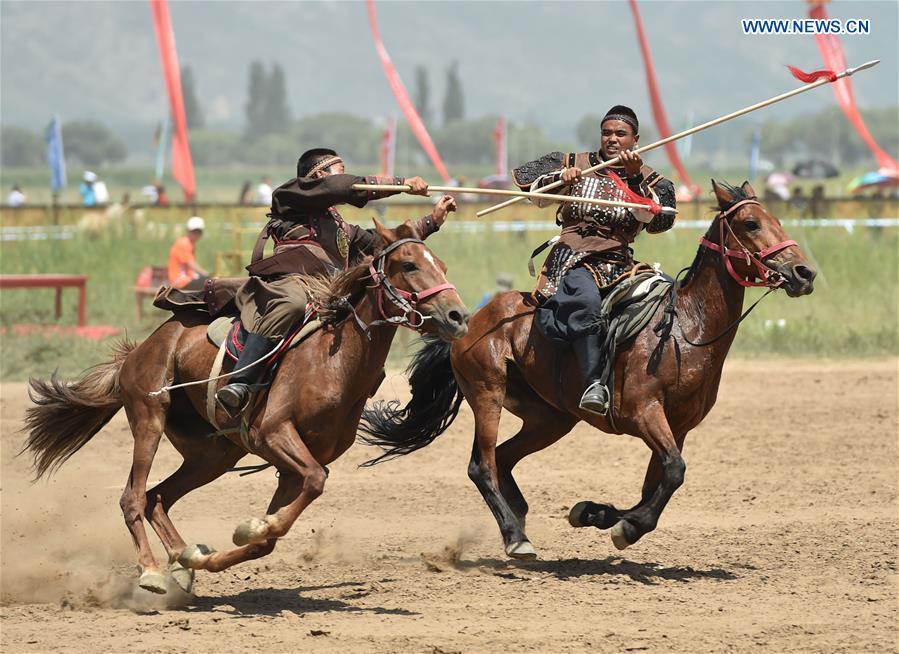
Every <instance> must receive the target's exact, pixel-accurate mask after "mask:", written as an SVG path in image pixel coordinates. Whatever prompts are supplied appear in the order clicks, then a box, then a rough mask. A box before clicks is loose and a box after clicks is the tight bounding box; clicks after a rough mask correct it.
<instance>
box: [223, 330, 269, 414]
mask: <svg viewBox="0 0 899 654" xmlns="http://www.w3.org/2000/svg"><path fill="white" fill-rule="evenodd" d="M272 345H273V344H272V342H271V341H269V340H268V339H267V338H265V337H264V336H259V335H258V334H247V341H246V343H244V346H243V351H242V352H241V353H240V357H239V358H238V359H237V363H235V364H234V369H235V370H240V369H241V368H245V367H246V366H249V365H250V364H251V363H253V362H254V361H256V360H257V359H261V358H262V357H264V356H265V355H266V354H268V353H269V352H271V350H272ZM265 369H266V365H265V361H260V362H259V363H257V364H256V365H254V366H253V367H251V368H248V369H247V370H243V371H242V372H238V373H235V374H233V375H231V377H230V378H229V379H228V384H227V386H222V387H221V388H220V389H219V391H218V392H217V393H216V394H215V401H216V402H217V403H218V405H219V406H220V407H222V409H224V410H225V413H227V414H228V415H229V416H230V417H232V418H236V417H237V416H239V415H240V414H241V413H242V412H243V410H244V409H245V408H246V407H247V403H249V401H250V392H251V390H252V389H251V388H250V387H251V386H253V385H254V384H257V383H259V379H260V378H261V377H262V375H263V373H264V372H265Z"/></svg>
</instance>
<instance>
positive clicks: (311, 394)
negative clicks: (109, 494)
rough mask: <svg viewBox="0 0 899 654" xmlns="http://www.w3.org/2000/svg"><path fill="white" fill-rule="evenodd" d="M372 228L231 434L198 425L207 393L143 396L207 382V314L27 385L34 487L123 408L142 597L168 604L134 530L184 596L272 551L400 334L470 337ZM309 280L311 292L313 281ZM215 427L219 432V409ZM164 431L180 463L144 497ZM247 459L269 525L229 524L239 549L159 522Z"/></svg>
mask: <svg viewBox="0 0 899 654" xmlns="http://www.w3.org/2000/svg"><path fill="white" fill-rule="evenodd" d="M375 224H376V228H377V230H378V232H379V234H380V235H381V238H382V240H383V241H384V248H383V249H382V250H381V252H380V254H378V255H377V256H375V257H374V259H372V260H370V261H366V262H365V263H362V264H360V265H358V266H356V267H354V268H351V269H349V270H348V271H346V272H345V273H341V274H340V275H338V276H337V277H335V278H334V279H333V280H331V281H330V283H329V284H328V285H327V288H321V286H322V284H321V283H319V292H318V294H317V300H318V301H320V302H323V304H324V305H326V306H329V307H332V308H333V307H336V309H335V310H336V311H338V312H339V313H338V314H337V316H336V317H335V318H334V319H332V321H331V323H330V324H329V325H328V326H326V327H325V328H323V329H322V330H320V331H318V332H316V333H314V334H313V335H312V336H310V337H309V338H308V340H307V341H306V342H304V343H303V344H302V345H300V346H299V347H297V348H294V349H291V350H288V351H287V353H286V354H285V355H284V357H283V359H282V360H281V362H280V366H279V370H278V373H277V375H276V377H275V379H274V381H273V383H272V385H271V387H270V388H269V389H268V391H267V396H265V397H263V398H262V399H261V400H260V401H259V402H258V403H257V404H256V405H255V409H254V410H253V412H252V415H251V417H250V419H249V421H248V423H249V424H248V429H246V430H244V432H243V433H242V434H240V433H228V434H227V435H222V434H221V433H219V434H214V433H213V432H215V431H216V429H215V428H214V427H213V426H212V425H211V424H210V423H209V422H208V421H207V418H206V391H207V385H206V384H202V383H201V384H199V385H194V386H190V387H187V388H180V389H178V390H171V391H165V392H163V393H161V394H155V393H153V392H154V391H157V390H158V389H160V388H162V387H163V386H165V385H170V384H173V382H174V383H184V382H191V381H196V380H204V379H206V378H207V377H208V376H209V373H210V369H211V367H212V363H213V358H214V357H215V356H216V353H217V348H216V347H215V346H213V345H211V344H210V343H209V341H208V339H207V338H206V326H207V323H208V316H206V315H205V314H200V313H199V312H194V313H186V312H182V313H179V314H176V315H175V316H174V317H173V318H171V319H170V320H168V321H167V322H166V323H164V324H163V325H162V326H160V327H159V328H158V329H157V330H156V331H155V332H154V333H153V334H152V335H151V336H150V337H149V338H147V340H145V341H144V342H143V343H142V344H140V345H139V346H135V345H134V344H133V343H127V342H126V343H123V344H121V345H120V347H119V349H118V352H117V353H116V355H115V357H114V358H113V360H112V361H110V362H108V363H104V364H101V365H99V366H97V367H96V368H94V369H92V370H91V371H89V372H88V373H87V374H86V375H85V376H83V377H82V378H80V379H79V380H77V381H74V382H71V383H62V382H60V381H58V380H57V379H56V376H55V375H54V376H53V377H51V379H50V380H49V381H42V380H31V382H30V383H31V389H32V391H33V394H32V399H33V401H34V402H35V405H36V406H33V407H31V408H29V409H28V411H27V416H26V429H27V430H28V431H29V436H28V439H27V442H26V444H25V448H24V449H25V450H28V451H30V452H31V453H32V455H33V456H34V465H35V470H36V473H37V476H38V477H40V476H41V475H43V474H44V473H46V472H48V471H52V470H54V469H55V468H57V467H58V466H60V465H62V463H64V462H65V461H66V460H67V459H68V458H69V457H70V456H72V455H73V454H74V453H75V452H76V451H77V450H78V449H79V448H81V447H82V446H83V445H84V444H85V443H87V442H88V440H90V438H91V437H92V436H94V434H96V433H97V432H98V431H99V430H100V429H101V428H102V427H103V426H104V425H105V424H106V423H107V422H109V420H110V419H111V418H112V417H113V416H114V415H115V414H116V413H117V412H118V410H119V409H121V408H122V406H124V407H125V411H126V413H127V415H128V422H129V424H130V426H131V431H132V433H133V435H134V459H133V464H132V467H131V474H130V475H129V477H128V482H127V484H126V486H125V491H124V493H123V495H122V499H121V507H122V512H123V513H124V517H125V523H126V525H127V526H128V530H129V531H130V532H131V536H132V538H133V539H134V544H135V547H136V549H137V556H138V563H139V565H140V569H141V576H140V580H139V584H140V586H141V587H143V588H145V589H147V590H150V591H153V592H158V593H164V592H166V578H165V576H164V575H163V573H162V572H161V571H160V569H159V566H158V564H157V562H156V560H155V558H154V557H153V554H152V552H151V550H150V544H149V542H148V540H147V534H146V530H145V528H144V520H147V521H149V523H150V525H152V527H153V529H154V530H155V531H156V534H157V535H158V536H159V538H160V540H162V543H163V545H164V546H165V549H166V551H167V553H168V556H169V564H170V570H171V572H172V576H173V578H174V579H175V581H176V582H178V583H179V585H181V586H182V588H184V589H185V590H189V588H190V586H191V584H192V582H193V572H192V571H193V570H194V569H205V570H210V571H216V572H217V571H220V570H224V569H225V568H228V567H231V566H232V565H235V564H237V563H241V562H243V561H247V560H249V559H256V558H259V557H261V556H265V555H266V554H268V553H270V552H271V551H272V550H273V549H274V547H275V544H276V542H277V540H278V538H280V537H282V536H284V535H285V534H286V533H287V531H288V530H289V529H290V527H291V525H292V524H293V523H294V521H295V520H296V519H297V517H298V516H299V515H300V513H301V512H302V511H303V510H304V509H305V508H306V507H307V506H308V505H309V503H310V502H312V501H313V500H314V499H315V498H316V497H318V496H319V495H320V494H321V493H322V490H323V488H324V484H325V479H326V478H327V470H326V468H325V467H324V466H326V465H327V464H328V463H330V462H331V461H334V460H335V459H336V458H337V457H339V456H340V455H341V454H343V453H344V452H345V451H346V450H347V448H349V447H350V445H352V444H353V441H354V440H355V437H356V429H357V425H358V423H359V417H360V415H361V413H362V409H363V407H364V406H365V402H366V400H367V398H368V397H369V395H370V393H372V392H373V390H374V389H375V388H376V387H377V385H378V383H379V382H380V380H381V378H382V376H383V369H384V362H385V360H386V358H387V353H388V350H389V348H390V344H391V341H392V340H393V336H394V333H395V332H396V328H397V326H399V325H402V324H406V325H411V326H413V327H415V328H417V329H418V330H420V331H422V332H427V333H431V334H435V335H437V336H439V337H441V338H446V339H455V338H459V337H461V336H463V335H465V333H466V332H467V330H468V328H467V322H468V315H469V314H468V311H467V309H466V308H465V305H464V304H463V303H462V300H461V298H460V297H459V295H458V294H457V292H456V290H455V287H454V286H453V285H452V284H449V283H448V282H447V280H446V276H445V272H446V267H445V266H444V265H443V263H442V262H441V261H440V260H439V259H436V258H435V257H434V256H432V254H431V252H430V251H429V250H428V248H427V247H426V246H425V245H424V243H423V242H422V241H421V240H420V239H419V237H418V235H417V234H415V233H413V230H410V229H409V228H408V227H406V226H405V225H403V226H400V227H399V228H398V229H397V230H396V232H394V231H391V230H388V229H387V228H385V227H383V226H382V225H380V224H379V223H378V222H377V221H375ZM307 281H308V282H309V283H310V285H311V287H315V280H307ZM312 290H314V288H313V289H312ZM340 312H342V315H341V313H340ZM341 317H343V318H345V319H343V320H339V318H341ZM366 324H368V327H370V328H371V329H367V328H366ZM224 382H225V380H221V381H219V382H218V385H221V384H222V383H224ZM216 422H218V423H219V424H220V425H221V424H226V423H227V417H226V416H225V415H224V413H223V412H222V411H221V410H220V409H218V414H217V417H216ZM237 431H238V432H239V431H240V430H237ZM163 433H165V434H166V435H167V436H168V438H169V440H170V441H171V442H172V444H173V445H174V446H175V448H176V449H177V450H178V451H179V452H180V453H181V455H182V456H183V457H184V462H183V464H182V465H181V467H180V468H179V469H178V470H177V471H176V472H175V473H174V474H172V475H171V476H170V477H168V478H167V479H165V480H164V481H162V482H161V483H160V484H159V485H158V486H156V487H155V488H152V489H150V490H149V491H147V489H146V484H147V477H148V475H149V472H150V466H151V464H152V462H153V457H154V455H155V453H156V449H157V446H158V445H159V440H160V438H161V437H162V434H163ZM210 434H212V435H210ZM247 453H252V454H255V455H258V456H260V457H262V458H263V459H265V460H266V461H267V462H268V463H270V464H271V465H273V466H274V467H275V468H276V469H277V470H278V473H279V476H278V487H277V490H276V491H275V494H274V497H273V498H272V501H271V503H270V504H269V507H268V511H267V514H266V515H265V517H264V518H263V519H258V518H254V519H252V520H250V521H249V522H246V523H244V524H242V525H239V526H238V528H237V529H236V531H235V534H234V542H235V544H236V545H239V547H237V548H236V549H232V550H230V551H226V552H215V551H213V550H210V549H209V548H207V547H206V546H204V545H191V546H188V545H187V543H186V542H185V541H184V539H183V538H182V537H181V536H180V535H179V534H178V532H177V531H176V530H175V527H174V525H173V524H172V522H171V520H170V519H169V516H168V512H169V510H170V509H171V507H172V505H173V504H174V503H175V502H177V501H178V499H180V498H181V497H183V496H184V495H185V494H187V493H189V492H190V491H192V490H194V489H196V488H199V487H200V486H203V485H204V484H208V483H209V482H211V481H213V480H214V479H216V478H218V477H220V476H221V475H222V474H224V473H225V472H226V471H227V470H228V469H229V468H231V467H233V466H234V464H235V463H237V461H238V460H240V459H241V458H242V457H244V456H246V454H247Z"/></svg>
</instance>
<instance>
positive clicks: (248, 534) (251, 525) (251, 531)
mask: <svg viewBox="0 0 899 654" xmlns="http://www.w3.org/2000/svg"><path fill="white" fill-rule="evenodd" d="M267 533H268V523H267V522H266V521H265V520H260V519H259V518H250V519H249V520H247V521H246V522H243V523H241V524H239V525H237V528H236V529H235V530H234V536H232V537H231V540H233V541H234V544H235V545H237V546H238V547H240V546H242V545H251V544H255V543H264V542H265V540H266V534H267Z"/></svg>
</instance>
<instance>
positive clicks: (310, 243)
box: [215, 148, 456, 417]
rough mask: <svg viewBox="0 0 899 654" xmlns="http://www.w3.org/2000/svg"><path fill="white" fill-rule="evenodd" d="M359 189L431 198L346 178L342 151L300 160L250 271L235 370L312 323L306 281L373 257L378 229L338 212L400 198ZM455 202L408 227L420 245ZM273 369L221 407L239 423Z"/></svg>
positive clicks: (417, 184)
mask: <svg viewBox="0 0 899 654" xmlns="http://www.w3.org/2000/svg"><path fill="white" fill-rule="evenodd" d="M353 184H405V185H408V186H409V187H410V190H408V191H405V192H406V193H409V194H410V195H424V196H427V195H428V185H427V183H426V182H425V181H424V180H423V179H422V178H421V177H408V178H402V177H381V176H367V177H357V176H355V175H348V174H345V173H344V165H343V161H342V160H341V158H340V155H338V154H337V152H335V151H334V150H330V149H327V148H315V149H312V150H308V151H307V152H305V153H303V155H302V156H301V157H300V158H299V160H298V161H297V176H296V177H295V178H294V179H291V180H290V181H288V182H286V183H284V184H282V185H281V186H279V187H278V188H277V189H275V191H274V193H273V194H272V207H271V212H270V213H269V214H268V216H269V221H268V223H267V224H266V225H265V227H264V228H263V230H262V232H261V233H260V234H259V238H258V239H257V241H256V246H255V247H254V248H253V256H252V261H251V263H250V265H249V266H247V270H248V271H249V273H250V278H249V279H248V280H247V281H246V283H244V285H243V286H242V287H241V288H240V291H239V292H238V294H237V296H236V298H235V304H236V305H237V308H238V309H239V310H240V319H241V321H242V323H243V326H244V328H245V329H246V330H247V332H248V334H247V340H246V343H245V344H244V348H243V351H242V352H241V353H240V358H239V359H238V361H237V363H236V364H235V366H234V369H235V370H240V369H241V368H244V367H246V366H249V365H250V364H252V363H253V362H254V361H257V360H259V359H260V358H262V357H264V356H265V355H266V354H268V353H269V352H270V351H271V350H272V348H273V346H274V345H275V344H276V343H277V341H278V340H280V339H281V338H283V337H284V336H286V335H287V334H288V333H289V330H290V329H291V328H292V327H294V326H296V325H298V324H299V323H300V322H301V321H302V320H303V318H304V315H305V311H306V301H307V296H306V292H305V289H304V287H303V285H302V284H301V283H300V280H299V278H298V275H330V274H333V273H334V272H337V271H342V270H346V269H348V268H349V267H351V266H354V265H356V264H357V263H358V262H359V261H360V260H361V259H362V257H364V256H365V255H370V254H372V253H373V251H374V250H375V248H376V247H377V246H378V245H379V244H380V242H381V239H380V237H379V236H378V234H377V232H376V231H375V230H373V229H364V228H362V227H359V226H358V225H350V224H348V223H346V222H345V221H344V220H343V218H342V217H341V215H340V213H338V211H337V209H335V208H334V205H337V204H344V203H346V204H351V205H353V206H354V207H359V208H361V207H364V206H365V205H366V204H367V203H368V202H369V201H370V200H377V199H380V198H384V197H387V196H390V195H395V194H397V193H399V191H358V190H354V189H353ZM455 209H456V204H455V200H453V198H451V197H450V196H443V197H442V198H441V199H440V200H439V201H438V202H437V204H436V205H435V206H434V210H433V212H432V213H430V214H429V215H427V216H424V217H423V218H420V219H418V220H408V221H406V224H407V225H408V226H409V227H411V228H412V229H414V231H415V233H416V234H418V235H419V237H420V238H422V239H424V238H427V236H429V235H430V234H433V233H434V232H436V231H437V230H438V229H440V226H441V225H442V224H443V222H444V221H445V220H446V215H447V213H448V212H450V211H455ZM269 237H271V238H272V239H273V240H274V243H275V249H274V253H273V254H272V255H271V256H268V257H263V251H264V249H265V243H266V241H267V240H268V238H269ZM264 370H265V366H263V365H255V366H252V367H251V368H249V369H248V370H245V371H242V372H237V373H235V374H234V375H232V376H231V378H230V379H229V380H228V384H227V385H226V386H223V387H222V388H221V389H219V391H218V392H217V393H216V394H215V399H216V402H217V403H218V404H219V405H220V406H221V407H222V408H223V409H224V410H225V412H226V413H227V414H228V415H229V416H231V417H236V416H237V415H239V414H240V413H241V412H242V411H243V409H244V408H245V407H246V405H247V403H248V402H249V399H250V392H251V390H253V389H252V388H251V386H252V385H254V384H257V383H258V382H259V380H260V378H261V377H262V373H263V371H264Z"/></svg>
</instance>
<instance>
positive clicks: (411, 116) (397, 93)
mask: <svg viewBox="0 0 899 654" xmlns="http://www.w3.org/2000/svg"><path fill="white" fill-rule="evenodd" d="M365 4H366V5H367V7H368V22H369V24H370V25H371V33H372V36H373V37H374V40H375V50H377V52H378V57H379V58H380V59H381V65H382V66H383V67H384V74H385V75H386V76H387V83H388V84H390V90H391V91H393V96H394V97H395V98H396V102H397V104H399V106H400V109H401V110H402V112H403V115H404V116H405V117H406V120H407V121H409V127H411V128H412V133H413V134H415V138H416V139H418V142H419V143H420V144H421V148H422V150H424V151H425V154H427V155H428V158H429V159H430V160H431V163H433V164H434V168H436V169H437V173H438V174H439V175H440V176H441V177H442V178H443V181H445V182H448V181H450V179H452V178H451V177H450V174H449V173H448V172H447V171H446V166H444V165H443V160H442V159H441V158H440V154H439V153H438V152H437V148H436V147H434V142H433V141H432V140H431V137H430V135H429V134H428V130H427V129H425V125H424V123H423V122H421V118H419V116H418V112H417V111H415V105H414V104H412V100H410V99H409V93H408V92H407V91H406V87H405V86H403V80H401V79H400V75H399V73H397V72H396V68H394V67H393V62H392V61H390V55H389V54H387V49H386V48H385V47H384V43H383V42H382V41H381V32H380V31H379V30H378V17H377V14H376V13H375V3H374V0H366V3H365Z"/></svg>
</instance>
